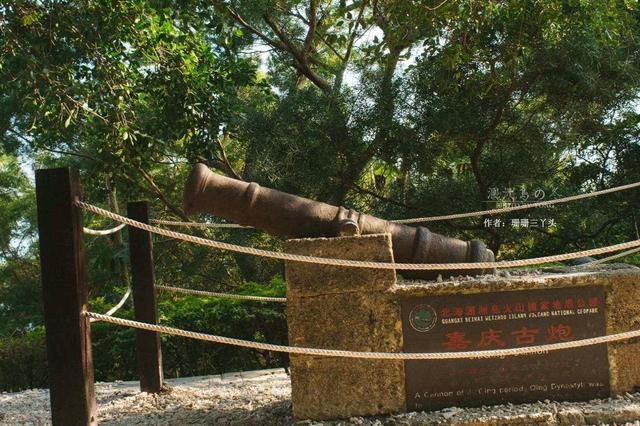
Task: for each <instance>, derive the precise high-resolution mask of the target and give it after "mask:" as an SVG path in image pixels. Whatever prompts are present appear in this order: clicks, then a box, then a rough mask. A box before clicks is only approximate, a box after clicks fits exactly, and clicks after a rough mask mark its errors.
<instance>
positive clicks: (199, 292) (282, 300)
mask: <svg viewBox="0 0 640 426" xmlns="http://www.w3.org/2000/svg"><path fill="white" fill-rule="evenodd" d="M156 288H157V289H158V290H164V291H175V292H177V293H185V294H193V295H196V296H210V297H224V298H227V299H240V300H253V301H256V302H279V303H287V298H286V297H264V296H250V295H245V294H231V293H217V292H215V291H204V290H193V289H190V288H181V287H170V286H167V285H158V284H156Z"/></svg>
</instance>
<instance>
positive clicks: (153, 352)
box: [127, 201, 163, 392]
mask: <svg viewBox="0 0 640 426" xmlns="http://www.w3.org/2000/svg"><path fill="white" fill-rule="evenodd" d="M127 215H128V216H129V218H131V219H133V220H137V221H138V222H143V223H149V203H147V202H146V201H138V202H135V203H128V204H127ZM129 258H130V259H131V280H132V283H133V308H134V311H135V318H136V321H141V322H146V323H149V324H156V323H157V321H158V313H157V308H156V291H155V288H154V286H155V273H154V268H153V245H152V241H151V234H150V233H149V232H147V231H143V230H142V229H138V228H134V227H133V226H130V227H129ZM136 347H137V352H138V371H139V372H140V390H141V391H143V392H160V391H162V389H163V382H162V351H161V349H160V336H159V335H158V333H156V332H154V331H148V330H136Z"/></svg>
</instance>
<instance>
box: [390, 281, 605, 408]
mask: <svg viewBox="0 0 640 426" xmlns="http://www.w3.org/2000/svg"><path fill="white" fill-rule="evenodd" d="M401 304H402V324H403V334H404V351H405V352H456V351H480V350H490V349H505V348H516V347H522V346H534V345H543V344H548V343H557V342H566V341H571V340H579V339H585V338H589V337H596V336H601V335H604V334H606V326H605V315H604V310H605V306H606V301H605V292H604V288H603V287H602V286H589V287H571V288H558V289H543V290H526V291H507V292H495V293H482V294H469V295H446V296H429V297H407V298H404V299H403V300H402V301H401ZM405 375H406V379H405V381H406V392H407V409H408V410H412V411H420V410H437V409H440V408H444V407H450V406H480V405H491V404H503V403H507V402H512V403H521V402H532V401H538V400H545V399H551V400H567V401H572V400H573V401H575V400H586V399H591V398H602V397H606V396H608V395H609V364H608V358H607V346H606V345H595V346H587V347H582V348H575V349H567V350H561V351H552V352H546V353H539V354H533V355H520V356H508V357H503V358H491V359H461V360H434V361H431V360H424V361H422V360H421V361H406V362H405Z"/></svg>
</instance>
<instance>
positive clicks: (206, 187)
mask: <svg viewBox="0 0 640 426" xmlns="http://www.w3.org/2000/svg"><path fill="white" fill-rule="evenodd" d="M183 207H184V210H185V212H186V213H187V214H194V213H210V214H214V215H216V216H220V217H223V218H225V219H227V220H230V221H233V222H236V223H238V224H240V225H244V226H252V227H254V228H258V229H261V230H263V231H266V232H268V233H270V234H272V235H276V236H282V237H288V238H311V237H335V236H344V235H360V234H381V233H389V234H391V240H392V247H393V257H394V260H395V261H396V262H398V263H457V262H487V261H493V260H494V255H493V252H492V251H491V250H489V249H487V248H486V247H485V245H484V243H483V242H482V241H479V240H472V241H462V240H458V239H456V238H450V237H446V236H444V235H440V234H437V233H435V232H431V231H429V230H428V229H427V228H425V227H423V226H417V227H414V226H407V225H402V224H399V223H394V222H390V221H387V220H384V219H380V218H377V217H375V216H371V215H367V214H364V213H359V212H357V211H355V210H352V209H347V208H344V207H336V206H332V205H329V204H325V203H321V202H317V201H313V200H309V199H307V198H304V197H298V196H295V195H291V194H287V193H285V192H281V191H277V190H274V189H270V188H265V187H261V186H260V185H258V184H257V183H255V182H251V183H248V182H244V181H240V180H237V179H232V178H228V177H225V176H221V175H219V174H217V173H214V172H212V171H211V170H209V169H208V168H207V167H206V166H205V165H204V164H196V166H195V167H194V168H193V170H192V171H191V174H190V175H189V178H188V179H187V183H186V186H185V190H184V198H183ZM484 272H485V271H484V270H482V269H474V270H455V269H452V270H443V271H428V270H425V271H401V274H402V275H403V276H404V277H406V278H416V279H435V278H436V277H437V276H438V275H439V274H440V275H442V276H443V277H448V276H452V275H459V274H470V275H479V274H482V273H484Z"/></svg>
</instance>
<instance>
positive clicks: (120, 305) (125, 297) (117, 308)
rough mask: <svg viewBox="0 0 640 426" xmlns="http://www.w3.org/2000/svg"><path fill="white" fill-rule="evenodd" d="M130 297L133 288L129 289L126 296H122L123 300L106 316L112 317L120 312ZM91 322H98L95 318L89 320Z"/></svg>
mask: <svg viewBox="0 0 640 426" xmlns="http://www.w3.org/2000/svg"><path fill="white" fill-rule="evenodd" d="M130 295H131V287H129V288H127V292H126V293H125V294H124V296H122V299H120V301H119V302H118V303H117V304H116V305H115V306H114V307H113V308H111V309H109V310H108V311H107V312H106V313H105V314H104V315H106V316H108V317H110V316H111V315H113V314H115V313H116V312H118V310H119V309H120V308H122V306H123V305H124V302H126V301H127V299H128V298H129V296H130ZM89 321H90V322H94V321H97V320H96V319H95V318H89Z"/></svg>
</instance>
